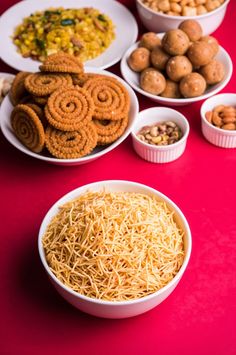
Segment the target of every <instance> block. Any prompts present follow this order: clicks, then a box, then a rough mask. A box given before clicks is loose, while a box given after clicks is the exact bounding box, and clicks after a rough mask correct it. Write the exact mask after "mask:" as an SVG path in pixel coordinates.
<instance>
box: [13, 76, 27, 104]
mask: <svg viewBox="0 0 236 355" xmlns="http://www.w3.org/2000/svg"><path fill="white" fill-rule="evenodd" d="M29 74H30V73H28V72H24V71H20V72H19V73H18V74H16V76H15V78H14V80H13V83H12V85H11V88H10V91H9V97H10V100H11V103H12V105H13V106H16V105H17V104H18V103H19V102H20V101H21V100H22V99H23V98H24V97H25V96H26V95H27V91H26V89H25V84H24V82H25V78H26V77H27V76H28V75H29Z"/></svg>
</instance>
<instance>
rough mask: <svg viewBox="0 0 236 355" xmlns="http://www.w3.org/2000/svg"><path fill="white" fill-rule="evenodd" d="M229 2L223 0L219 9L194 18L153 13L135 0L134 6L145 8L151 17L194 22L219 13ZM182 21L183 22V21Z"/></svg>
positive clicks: (140, 0)
mask: <svg viewBox="0 0 236 355" xmlns="http://www.w3.org/2000/svg"><path fill="white" fill-rule="evenodd" d="M229 1H230V0H225V1H224V2H223V3H222V4H221V5H220V6H219V7H217V8H216V9H214V10H212V11H209V12H207V13H205V14H202V15H196V16H180V15H178V16H177V15H176V16H173V15H167V14H162V13H160V12H158V11H154V10H152V9H151V8H150V7H148V6H147V5H144V3H143V2H142V0H136V4H137V3H138V4H139V5H140V6H141V7H143V8H145V9H146V10H147V11H149V12H151V13H152V14H153V15H158V16H160V17H163V18H165V19H167V18H168V19H175V20H181V19H182V20H183V19H184V20H195V19H204V18H206V17H210V16H211V15H213V16H214V15H215V14H216V13H217V12H220V11H221V10H222V9H223V8H224V7H226V6H227V5H228V3H229ZM184 20H183V21H184Z"/></svg>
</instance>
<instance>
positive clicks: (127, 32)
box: [0, 0, 138, 72]
mask: <svg viewBox="0 0 236 355" xmlns="http://www.w3.org/2000/svg"><path fill="white" fill-rule="evenodd" d="M50 7H54V8H56V7H64V8H81V7H94V8H96V9H98V10H100V11H101V12H103V13H105V14H106V15H108V16H109V17H110V18H111V20H112V22H113V23H114V25H115V34H116V38H115V40H114V41H113V42H112V43H111V45H110V46H109V47H108V48H107V49H106V50H105V51H104V52H103V53H102V54H101V55H100V56H98V57H97V58H95V59H92V60H89V61H87V62H86V63H85V65H87V66H90V67H95V68H100V69H105V68H108V67H110V66H111V65H113V64H115V63H117V62H118V61H119V60H120V59H121V57H122V55H123V54H124V52H125V51H126V50H127V48H129V47H130V46H131V45H132V44H133V43H134V42H135V41H136V39H137V35H138V26H137V23H136V20H135V18H134V16H133V15H132V14H131V12H130V11H129V10H128V9H127V8H126V7H125V6H124V5H122V4H120V3H119V2H117V1H113V0H99V1H97V0H67V1H64V0H40V1H38V0H31V1H21V2H19V3H17V4H16V5H14V6H12V7H11V8H9V9H8V10H7V11H6V12H5V13H4V14H2V16H1V18H0V33H1V46H0V57H1V59H2V60H3V61H4V62H6V63H7V64H8V65H10V66H11V67H13V68H15V69H17V70H22V71H26V70H27V71H31V72H35V71H37V70H38V66H39V63H40V62H38V61H35V60H32V59H31V58H23V57H22V56H21V55H20V54H19V53H17V47H16V46H15V45H14V43H13V41H12V38H11V36H13V33H14V29H15V28H16V26H18V25H19V24H20V23H21V22H22V20H23V18H24V17H27V16H29V15H30V14H31V13H33V12H35V11H40V10H46V9H48V8H50Z"/></svg>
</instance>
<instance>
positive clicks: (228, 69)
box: [121, 33, 233, 106]
mask: <svg viewBox="0 0 236 355" xmlns="http://www.w3.org/2000/svg"><path fill="white" fill-rule="evenodd" d="M157 35H158V36H159V37H160V38H162V37H163V35H164V33H160V34H157ZM138 44H139V42H137V43H135V44H134V45H132V46H131V47H130V48H129V49H128V50H127V52H126V53H125V54H124V56H123V58H122V60H121V73H122V76H123V78H124V79H125V80H126V81H127V83H128V84H129V85H130V86H131V87H132V88H133V89H135V90H136V91H137V92H139V93H140V94H142V95H144V96H146V97H148V98H149V99H151V100H153V101H155V102H157V103H159V104H162V105H167V106H183V105H188V104H191V103H193V102H197V101H201V100H205V99H207V98H208V97H210V96H212V95H215V94H217V93H218V92H219V91H220V90H222V89H223V88H224V87H225V86H226V85H227V83H228V82H229V80H230V78H231V76H232V72H233V65H232V61H231V58H230V56H229V54H228V53H227V52H226V50H225V49H224V48H223V47H221V46H220V48H219V52H218V53H217V55H216V57H215V58H216V59H217V60H219V61H220V62H221V63H222V64H223V65H224V68H225V77H224V78H223V80H222V81H221V82H220V83H218V84H216V85H212V86H210V87H209V88H208V89H207V90H206V91H205V93H204V94H203V95H201V96H198V97H193V98H180V99H172V98H166V97H161V96H157V95H153V94H150V93H148V92H146V91H144V90H142V89H141V87H140V86H139V77H140V74H139V73H136V72H134V71H133V70H132V69H130V67H129V66H128V63H127V60H128V58H129V56H130V54H131V53H132V52H133V50H134V49H136V48H137V47H138Z"/></svg>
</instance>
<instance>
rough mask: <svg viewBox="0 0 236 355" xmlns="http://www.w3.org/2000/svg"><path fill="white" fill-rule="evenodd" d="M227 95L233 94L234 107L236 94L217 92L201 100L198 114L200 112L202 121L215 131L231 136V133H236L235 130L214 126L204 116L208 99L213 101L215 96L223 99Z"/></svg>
mask: <svg viewBox="0 0 236 355" xmlns="http://www.w3.org/2000/svg"><path fill="white" fill-rule="evenodd" d="M229 95H230V96H233V97H234V98H235V107H236V94H234V93H222V94H218V95H213V96H211V97H209V98H208V99H207V100H205V101H204V102H203V104H202V106H201V108H200V114H201V119H202V122H204V124H205V125H207V126H208V127H209V128H211V129H212V130H214V131H215V132H218V133H221V134H223V135H229V136H233V135H236V130H232V131H230V130H225V129H222V128H218V127H216V126H214V125H213V124H211V123H210V122H208V121H207V119H206V117H205V114H206V112H207V110H206V106H207V104H208V103H209V101H211V100H212V101H213V99H215V98H219V99H221V98H222V99H224V98H226V97H228V96H229ZM222 105H223V103H222ZM216 106H217V105H216Z"/></svg>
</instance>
